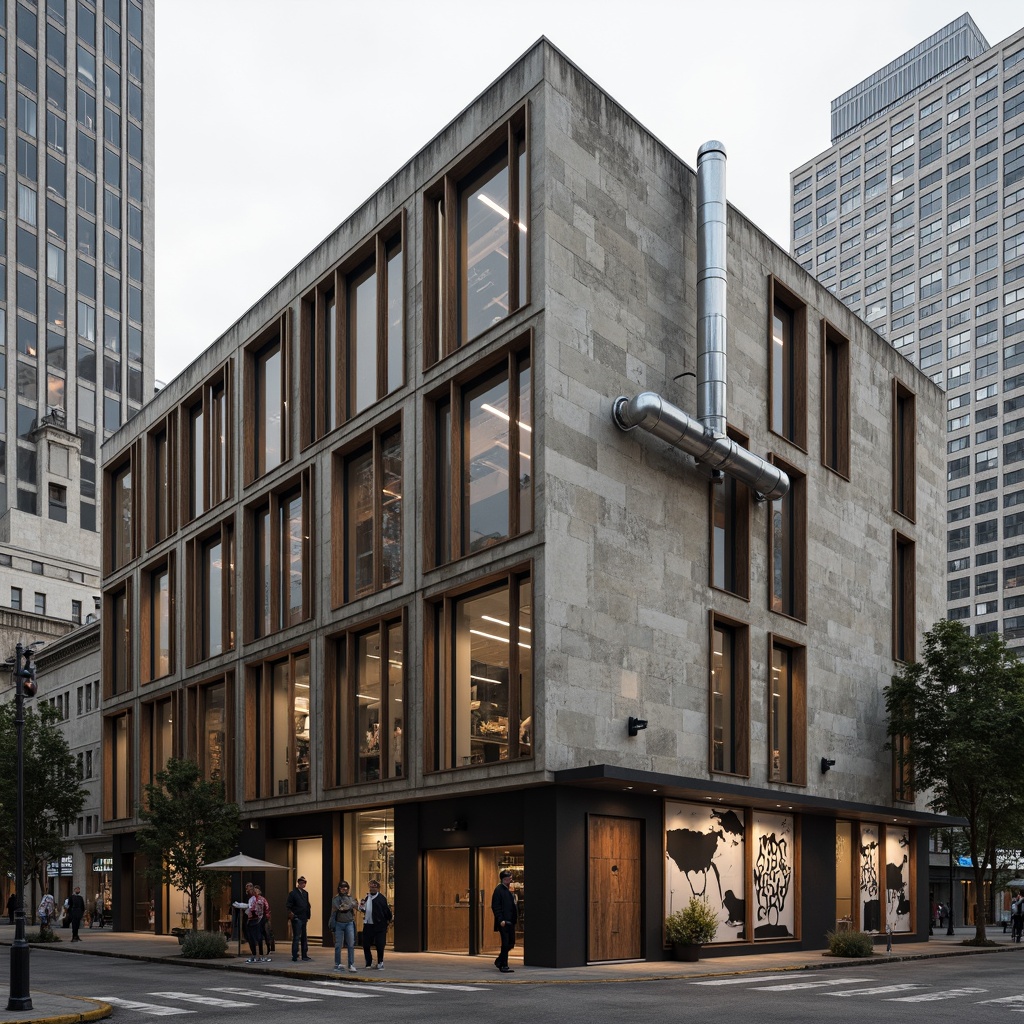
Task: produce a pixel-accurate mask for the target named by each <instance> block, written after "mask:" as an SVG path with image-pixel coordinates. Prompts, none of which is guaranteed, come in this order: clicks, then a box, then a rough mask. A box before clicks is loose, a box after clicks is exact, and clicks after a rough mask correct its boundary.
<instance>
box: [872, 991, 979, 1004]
mask: <svg viewBox="0 0 1024 1024" xmlns="http://www.w3.org/2000/svg"><path fill="white" fill-rule="evenodd" d="M987 991H988V989H987V988H947V989H946V991H945V992H923V993H922V994H921V995H917V996H898V997H897V998H896V999H888V1000H886V1002H889V1003H933V1002H938V1000H940V999H956V997H957V996H976V995H979V994H981V993H983V992H987Z"/></svg>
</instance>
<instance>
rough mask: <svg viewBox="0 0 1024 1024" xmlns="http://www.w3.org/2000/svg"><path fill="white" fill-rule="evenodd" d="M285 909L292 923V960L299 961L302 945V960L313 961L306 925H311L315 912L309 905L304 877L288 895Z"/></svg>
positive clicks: (297, 881) (300, 876)
mask: <svg viewBox="0 0 1024 1024" xmlns="http://www.w3.org/2000/svg"><path fill="white" fill-rule="evenodd" d="M285 909H286V910H287V911H288V920H289V921H291V923H292V960H293V961H294V960H298V959H299V946H300V945H301V947H302V959H303V960H312V959H313V958H312V957H311V956H310V955H309V936H308V935H307V934H306V925H307V924H309V919H310V917H311V916H312V913H313V911H312V908H311V907H310V905H309V896H308V895H307V893H306V879H305V876H304V875H299V877H298V878H297V879H296V880H295V888H294V889H292V891H291V892H290V893H288V899H287V900H286V901H285Z"/></svg>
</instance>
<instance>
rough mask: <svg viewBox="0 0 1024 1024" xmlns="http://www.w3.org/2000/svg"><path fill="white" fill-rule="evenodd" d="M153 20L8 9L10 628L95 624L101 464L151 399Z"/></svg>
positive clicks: (35, 4)
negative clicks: (50, 622) (108, 444)
mask: <svg viewBox="0 0 1024 1024" xmlns="http://www.w3.org/2000/svg"><path fill="white" fill-rule="evenodd" d="M153 9H154V0H0V25H2V26H3V28H4V31H5V33H6V38H5V39H4V40H3V44H4V45H3V46H2V47H0V54H2V57H3V63H2V66H0V100H2V102H0V154H2V158H3V162H4V164H5V166H4V167H3V168H2V169H0V180H2V183H3V187H2V188H0V197H2V209H0V223H2V225H3V250H2V252H0V283H2V288H0V344H2V349H0V389H2V390H0V606H4V607H5V608H6V609H9V610H10V611H11V612H12V613H14V614H13V615H8V616H6V618H7V619H10V620H11V621H10V623H9V624H10V625H11V626H12V628H17V627H18V623H17V621H16V620H17V617H18V616H17V613H19V612H22V613H24V612H28V613H36V614H39V615H41V616H44V617H46V618H49V619H56V620H64V621H65V622H70V621H75V620H77V621H83V620H84V619H85V618H87V617H88V615H89V613H90V612H92V611H93V596H94V595H95V594H98V593H99V591H98V583H99V571H98V570H99V543H98V535H97V532H96V530H97V517H98V509H99V507H100V501H99V495H98V493H97V479H98V473H97V462H98V454H99V449H100V446H101V444H102V442H103V438H104V437H105V436H106V435H107V434H109V433H110V432H111V431H113V430H114V429H116V428H117V427H118V426H120V425H121V424H122V423H124V422H125V421H126V420H127V419H128V418H129V417H131V416H132V415H133V413H134V412H136V411H137V410H138V409H139V408H140V407H141V406H142V404H143V402H144V401H145V399H146V398H147V397H148V396H149V395H151V394H152V391H153V374H154V358H153V353H154V340H153V306H154V303H153V260H152V254H153V153H154V144H153V127H154V125H153V121H154V117H153V112H154V102H153V98H154V91H153V87H154V83H153V66H154V65H153ZM3 621H5V617H4V615H0V623H2V622H3ZM32 628H33V629H36V631H37V635H38V632H39V628H38V624H34V625H33V627H32ZM0 632H2V631H0ZM42 632H44V633H45V632H47V631H46V630H45V629H42ZM0 653H2V652H0Z"/></svg>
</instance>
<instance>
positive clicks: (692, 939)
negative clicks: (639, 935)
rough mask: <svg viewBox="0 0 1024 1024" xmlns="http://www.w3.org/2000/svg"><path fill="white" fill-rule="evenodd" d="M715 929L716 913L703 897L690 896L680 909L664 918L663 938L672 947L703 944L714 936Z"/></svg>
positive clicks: (716, 928)
mask: <svg viewBox="0 0 1024 1024" xmlns="http://www.w3.org/2000/svg"><path fill="white" fill-rule="evenodd" d="M716 931H718V915H717V914H716V913H715V912H714V911H713V910H712V909H711V906H710V905H709V904H708V901H707V900H706V899H704V898H703V897H699V896H691V897H690V902H689V903H687V905H686V906H685V907H683V909H682V910H676V911H674V912H673V913H671V914H669V915H668V917H666V918H665V938H666V939H667V940H668V943H669V945H671V946H673V947H679V946H703V945H704V943H705V942H710V941H711V940H712V939H713V938H714V937H715V932H716Z"/></svg>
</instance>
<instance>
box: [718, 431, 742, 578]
mask: <svg viewBox="0 0 1024 1024" xmlns="http://www.w3.org/2000/svg"><path fill="white" fill-rule="evenodd" d="M729 436H730V437H731V438H732V439H733V440H734V441H738V442H739V443H740V444H742V445H744V446H746V445H747V438H745V437H743V436H742V435H738V434H736V433H735V432H734V431H731V430H730V431H729ZM709 486H710V493H711V560H710V561H711V585H712V586H713V587H717V588H718V589H719V590H726V591H728V592H729V593H730V594H736V595H737V597H742V598H748V597H749V596H750V489H749V488H748V487H747V486H746V485H745V484H742V483H740V482H739V481H738V480H737V479H736V478H735V477H732V476H729V475H728V474H726V475H725V476H723V477H722V478H721V480H718V481H715V482H712V483H711V484H710V485H709Z"/></svg>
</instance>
